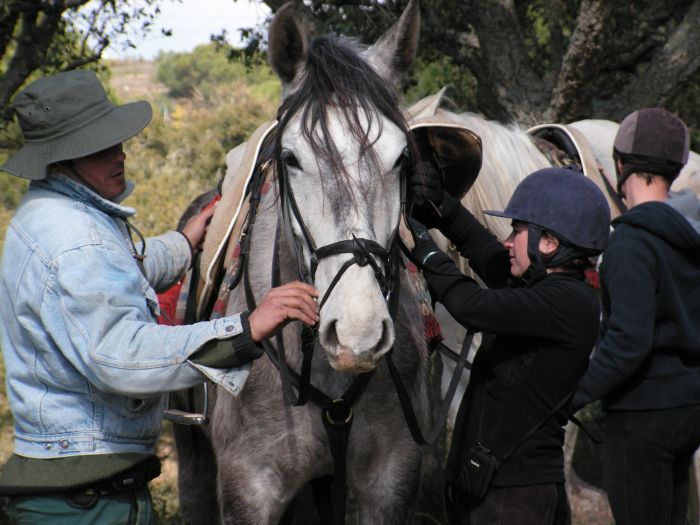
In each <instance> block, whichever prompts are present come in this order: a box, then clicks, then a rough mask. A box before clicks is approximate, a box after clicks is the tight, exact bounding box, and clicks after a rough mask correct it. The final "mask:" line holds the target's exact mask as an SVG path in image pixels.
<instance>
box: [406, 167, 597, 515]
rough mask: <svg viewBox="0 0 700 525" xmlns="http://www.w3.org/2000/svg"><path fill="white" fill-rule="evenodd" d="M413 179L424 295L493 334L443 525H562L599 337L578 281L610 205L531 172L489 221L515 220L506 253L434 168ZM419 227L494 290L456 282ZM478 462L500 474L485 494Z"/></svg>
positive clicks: (586, 292)
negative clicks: (573, 439) (566, 448)
mask: <svg viewBox="0 0 700 525" xmlns="http://www.w3.org/2000/svg"><path fill="white" fill-rule="evenodd" d="M418 168H419V169H417V170H416V173H414V175H413V176H412V178H411V181H410V182H411V190H412V206H413V207H412V210H411V215H412V218H410V219H409V222H410V224H411V226H412V228H413V230H414V233H415V235H416V245H415V248H414V252H413V253H414V255H415V257H416V258H417V259H418V260H419V261H420V262H421V263H422V265H423V266H424V267H425V268H426V270H425V271H424V272H423V275H424V277H425V279H426V281H427V283H428V286H429V290H430V293H431V296H432V298H433V300H434V301H438V302H440V303H442V304H443V305H444V306H445V308H446V309H447V311H448V312H449V313H450V314H451V315H452V316H453V317H454V318H455V319H456V320H457V321H458V322H459V323H461V324H462V325H463V326H465V327H467V328H469V329H470V330H474V331H482V332H486V333H488V334H491V335H492V337H489V338H488V339H490V343H489V344H487V345H482V348H481V349H480V350H479V351H478V352H477V355H476V358H475V359H474V363H473V365H472V372H471V376H470V381H469V385H468V387H467V391H466V393H465V396H464V398H463V400H462V404H461V406H460V408H459V412H458V416H457V420H456V423H455V429H454V434H453V437H452V446H451V450H450V452H449V455H448V459H447V464H446V472H445V474H446V480H447V492H446V499H445V503H446V509H447V514H448V516H449V520H450V523H451V524H462V523H469V524H471V525H492V524H493V523H502V524H514V525H515V524H517V525H530V524H532V525H535V524H536V525H548V524H564V523H569V522H570V511H569V505H568V500H567V496H566V491H565V488H564V457H563V451H562V446H563V443H564V429H563V427H564V425H565V424H566V421H567V411H566V410H565V405H566V404H567V403H568V402H569V401H570V399H571V396H572V395H573V391H574V388H575V386H576V384H577V382H578V380H579V378H580V377H581V375H582V374H583V372H584V371H585V369H586V366H587V364H588V358H589V355H590V352H591V350H592V348H593V345H594V343H595V339H596V335H597V333H598V326H599V318H600V307H599V301H598V298H597V296H596V293H595V291H594V290H593V289H592V288H591V287H590V286H589V285H588V284H587V283H586V281H585V273H584V272H585V270H586V269H588V268H590V266H591V265H592V264H593V258H595V257H596V256H597V255H598V254H600V253H601V252H602V251H603V249H604V248H605V246H606V243H607V238H608V231H609V223H610V211H609V208H608V205H607V202H606V200H605V197H604V196H603V194H602V192H601V191H600V190H599V189H598V187H597V186H596V185H595V184H594V183H593V182H591V181H590V180H588V179H587V178H586V177H585V176H584V175H583V174H582V173H580V172H578V171H575V170H573V169H565V168H547V169H542V170H538V171H535V172H534V173H531V174H530V175H528V176H527V177H526V178H525V179H523V180H522V181H521V182H520V184H519V185H518V186H517V188H516V189H515V192H514V193H513V195H512V197H511V199H510V202H509V203H508V205H507V206H506V208H505V210H503V211H485V213H488V214H490V215H493V216H497V217H503V218H506V219H510V220H511V223H512V227H513V230H512V233H511V234H510V235H509V236H508V238H507V239H506V240H505V241H503V243H502V244H501V243H499V242H498V241H497V239H496V238H495V237H494V236H493V235H492V234H491V233H490V232H489V231H488V230H486V228H484V227H483V226H482V225H481V224H480V223H479V222H478V221H477V220H476V219H475V218H474V217H473V216H472V215H471V214H470V213H469V212H468V211H467V210H466V209H465V208H464V207H463V206H462V205H461V204H460V202H459V201H458V200H457V199H455V198H453V197H451V196H450V195H448V194H447V193H445V192H444V191H443V190H442V187H441V184H440V175H439V174H438V173H437V171H436V169H435V168H434V167H433V166H432V164H425V163H421V164H419V167H418ZM426 227H427V228H439V230H440V231H441V232H442V233H443V234H444V235H445V236H446V237H447V238H448V239H449V240H450V241H452V242H453V243H454V244H455V245H456V247H457V248H458V249H459V251H460V253H461V254H462V256H464V257H465V258H467V259H468V261H469V265H470V266H471V268H473V269H474V270H475V271H476V273H477V275H478V276H479V277H480V278H481V279H482V280H483V282H484V283H485V284H486V285H487V286H488V287H489V288H483V287H482V286H480V285H479V284H477V282H475V281H474V280H472V279H471V278H469V277H467V276H465V275H464V274H463V273H461V272H460V271H459V269H458V268H457V267H456V266H455V264H454V263H453V262H452V259H451V258H450V257H449V256H447V255H446V254H445V253H443V252H441V251H440V250H439V249H438V248H437V246H436V245H435V243H434V242H433V240H432V238H431V237H430V235H429V233H428V231H427V229H426ZM484 451H488V452H486V454H487V455H488V456H490V457H491V458H492V460H493V461H496V462H498V463H500V465H499V467H498V468H497V470H496V472H495V475H493V478H492V479H490V480H486V483H487V484H488V490H487V492H486V493H485V495H483V494H478V492H479V491H478V486H479V485H483V484H484V480H483V479H481V480H480V479H479V476H478V474H479V472H475V469H474V468H472V467H476V470H477V471H478V470H479V469H482V471H483V469H485V468H488V465H485V464H484V461H483V459H484V457H483V456H484V453H485V452H484ZM486 463H488V461H487V462H486ZM475 474H476V476H475V477H474V475H475ZM488 481H490V483H488Z"/></svg>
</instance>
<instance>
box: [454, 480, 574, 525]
mask: <svg viewBox="0 0 700 525" xmlns="http://www.w3.org/2000/svg"><path fill="white" fill-rule="evenodd" d="M445 510H446V513H447V518H448V523H449V524H450V525H494V524H495V523H498V524H499V525H570V523H571V511H570V509H569V500H568V499H567V497H566V489H565V488H564V485H563V484H555V483H550V484H547V485H529V486H525V487H491V488H490V489H489V491H488V492H487V493H486V496H485V497H484V499H482V500H475V499H473V498H471V497H470V496H468V495H467V494H464V493H462V492H461V491H460V490H459V489H458V488H456V487H455V486H452V485H448V487H447V491H446V493H445Z"/></svg>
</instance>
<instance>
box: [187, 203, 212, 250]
mask: <svg viewBox="0 0 700 525" xmlns="http://www.w3.org/2000/svg"><path fill="white" fill-rule="evenodd" d="M214 209H215V206H207V207H206V208H204V209H203V210H202V211H201V212H199V213H198V214H197V215H195V216H194V217H192V218H191V219H190V220H189V221H187V223H186V224H185V226H184V227H183V228H182V234H183V235H184V236H185V237H187V240H188V241H190V246H192V249H193V250H195V251H196V250H199V249H200V248H201V247H202V241H204V235H205V234H206V232H207V228H208V227H209V221H210V220H211V218H212V216H213V215H214Z"/></svg>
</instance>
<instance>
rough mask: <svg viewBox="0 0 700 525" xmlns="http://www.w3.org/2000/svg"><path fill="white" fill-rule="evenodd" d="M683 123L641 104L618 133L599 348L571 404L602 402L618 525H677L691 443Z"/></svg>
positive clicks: (698, 363)
mask: <svg viewBox="0 0 700 525" xmlns="http://www.w3.org/2000/svg"><path fill="white" fill-rule="evenodd" d="M688 150H689V136H688V129H687V128H686V126H685V124H684V123H683V121H682V120H681V119H679V118H678V117H676V116H675V115H674V114H672V113H670V112H668V111H666V110H664V109H661V108H649V109H641V110H638V111H635V112H633V113H632V114H630V115H629V116H628V117H626V118H625V119H624V120H623V121H622V123H621V124H620V127H619V129H618V132H617V135H616V137H615V143H614V151H613V156H614V158H615V160H616V168H617V180H618V193H619V194H620V196H621V197H622V198H624V199H625V201H626V203H627V206H628V207H629V211H627V212H626V213H624V214H623V215H622V216H620V217H618V218H617V219H615V220H614V221H613V227H614V232H613V234H612V236H611V240H610V244H609V245H608V248H607V250H606V252H605V256H604V258H603V263H602V266H601V277H602V281H601V284H602V289H603V313H604V317H603V324H602V326H601V341H600V344H599V345H598V348H597V350H596V352H595V354H594V356H593V358H592V359H591V362H590V365H589V368H588V370H587V372H586V374H585V375H584V376H583V378H582V380H581V383H580V385H579V389H578V391H577V393H576V396H575V398H574V405H575V407H581V406H583V405H585V404H587V403H590V402H592V401H595V400H598V399H602V400H603V407H604V409H605V410H606V421H605V437H604V443H603V467H604V477H605V486H606V489H607V492H608V498H609V500H610V504H611V507H612V510H613V515H614V517H615V523H617V524H618V525H629V524H634V525H644V524H650V525H651V524H653V525H664V524H681V523H686V509H687V504H688V472H689V468H690V465H691V460H692V456H693V453H694V452H695V450H696V449H697V447H698V445H699V444H700V203H699V202H698V198H697V196H696V195H695V194H694V193H693V192H692V191H691V190H684V191H683V192H679V193H675V192H671V191H670V187H671V183H672V182H673V181H674V179H675V178H676V177H677V176H678V174H679V172H680V170H681V168H683V166H684V164H685V163H686V162H687V160H688Z"/></svg>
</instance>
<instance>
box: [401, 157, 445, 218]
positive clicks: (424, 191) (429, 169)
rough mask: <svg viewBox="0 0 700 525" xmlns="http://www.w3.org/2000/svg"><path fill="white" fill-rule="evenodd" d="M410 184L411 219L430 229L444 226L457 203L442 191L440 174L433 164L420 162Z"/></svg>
mask: <svg viewBox="0 0 700 525" xmlns="http://www.w3.org/2000/svg"><path fill="white" fill-rule="evenodd" d="M409 184H410V195H411V207H410V215H411V217H414V218H415V219H418V220H419V221H420V222H422V223H423V224H425V225H426V226H427V227H428V228H437V227H439V226H440V225H443V224H444V223H445V220H446V218H447V217H448V216H449V215H450V213H451V212H452V210H453V209H454V205H455V204H456V202H457V201H456V199H454V198H452V197H450V196H449V195H448V194H447V193H445V191H444V190H443V189H442V181H441V179H440V173H439V172H438V170H437V169H436V168H435V166H434V165H433V164H432V163H431V162H427V161H423V162H419V163H418V164H417V165H416V169H415V171H414V172H413V175H412V176H411V178H410V180H409Z"/></svg>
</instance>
